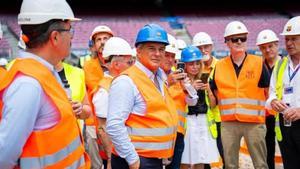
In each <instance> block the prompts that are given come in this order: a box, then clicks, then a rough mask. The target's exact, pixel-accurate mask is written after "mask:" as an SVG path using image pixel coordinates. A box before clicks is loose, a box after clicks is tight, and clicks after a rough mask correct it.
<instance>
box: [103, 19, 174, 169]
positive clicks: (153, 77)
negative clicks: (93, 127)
mask: <svg viewBox="0 0 300 169" xmlns="http://www.w3.org/2000/svg"><path fill="white" fill-rule="evenodd" d="M168 44H169V42H168V38H167V33H166V31H165V30H164V29H163V28H161V27H160V26H159V25H156V24H148V25H145V26H144V27H143V28H142V29H140V31H139V32H138V35H137V39H136V42H135V46H136V48H137V58H138V61H137V62H136V63H135V65H134V66H132V67H130V68H129V69H127V70H126V71H125V72H123V73H122V75H120V76H119V77H117V78H116V79H114V81H113V82H112V85H111V88H110V91H109V106H108V107H109V108H108V116H107V126H106V129H107V133H108V134H109V136H110V138H111V140H112V143H113V154H112V168H114V169H128V168H130V169H138V168H139V169H162V167H163V166H162V158H169V157H171V156H172V155H173V148H174V144H175V137H176V130H177V123H178V117H177V112H176V109H175V104H174V102H173V100H172V98H171V97H170V95H169V92H168V91H167V88H166V86H165V83H164V80H163V78H162V77H163V76H162V75H163V71H162V70H161V69H160V68H159V67H160V63H161V62H162V59H163V57H164V54H165V46H166V45H168Z"/></svg>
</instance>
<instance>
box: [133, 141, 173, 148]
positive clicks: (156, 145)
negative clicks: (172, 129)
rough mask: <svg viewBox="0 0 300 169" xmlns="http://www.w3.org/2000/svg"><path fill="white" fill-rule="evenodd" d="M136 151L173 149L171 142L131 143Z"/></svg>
mask: <svg viewBox="0 0 300 169" xmlns="http://www.w3.org/2000/svg"><path fill="white" fill-rule="evenodd" d="M132 144H133V145H134V147H135V148H136V149H148V150H166V149H172V148H173V141H168V142H161V143H155V142H132Z"/></svg>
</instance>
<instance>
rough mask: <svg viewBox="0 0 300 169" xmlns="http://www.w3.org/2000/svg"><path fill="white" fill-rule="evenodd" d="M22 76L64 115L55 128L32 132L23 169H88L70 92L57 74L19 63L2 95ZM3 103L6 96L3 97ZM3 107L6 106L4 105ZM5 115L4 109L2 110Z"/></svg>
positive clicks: (38, 65) (1, 87)
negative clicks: (64, 87)
mask: <svg viewBox="0 0 300 169" xmlns="http://www.w3.org/2000/svg"><path fill="white" fill-rule="evenodd" d="M18 73H23V74H25V75H26V76H30V77H33V78H35V79H36V80H37V81H38V82H39V83H40V84H41V86H42V88H43V90H44V91H45V93H46V94H47V95H48V96H49V98H50V99H51V100H52V101H53V103H54V105H55V106H56V107H57V109H58V110H59V112H60V117H61V119H60V121H59V122H58V124H56V125H55V126H53V127H51V128H49V129H44V130H39V131H32V133H31V134H30V136H29V138H28V139H27V141H26V143H25V145H24V147H23V152H22V154H21V156H20V162H19V165H20V166H19V167H20V168H22V169H32V168H43V169H56V168H81V169H88V168H89V167H90V162H89V159H88V156H87V154H86V153H85V151H84V146H83V139H82V137H81V135H80V130H79V127H78V125H77V122H76V117H75V116H74V114H73V110H72V107H71V104H70V102H69V101H68V98H67V95H66V92H65V91H64V89H63V88H62V87H61V86H60V84H59V83H58V82H57V80H56V79H55V77H54V76H53V74H52V73H51V72H50V71H49V69H47V68H46V67H45V66H43V65H42V64H41V63H39V62H38V61H36V60H34V59H17V60H16V61H15V63H14V65H13V66H12V67H11V69H10V71H9V72H8V73H7V76H6V77H5V79H4V80H3V81H1V84H0V93H3V91H4V90H5V89H6V88H8V86H9V85H10V84H11V83H12V82H13V81H14V78H15V77H16V75H17V74H18ZM1 102H2V103H3V101H2V96H1ZM2 105H3V104H2ZM0 110H1V112H2V107H1V108H0Z"/></svg>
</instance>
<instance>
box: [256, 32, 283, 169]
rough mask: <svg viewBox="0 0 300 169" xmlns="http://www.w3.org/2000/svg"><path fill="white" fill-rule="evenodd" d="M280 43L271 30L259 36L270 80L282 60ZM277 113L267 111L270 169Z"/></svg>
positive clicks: (259, 45) (272, 158)
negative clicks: (276, 64) (276, 65)
mask: <svg viewBox="0 0 300 169" xmlns="http://www.w3.org/2000/svg"><path fill="white" fill-rule="evenodd" d="M278 41H279V39H278V37H277V35H276V34H275V33H274V32H273V31H272V30H270V29H265V30H263V31H261V32H260V33H259V34H258V35H257V40H256V45H257V46H258V47H259V50H260V51H261V53H262V56H263V59H264V66H265V67H266V68H267V69H268V72H269V77H270V78H271V75H272V71H273V68H274V66H275V63H276V62H277V61H278V60H279V59H280V58H281V57H280V56H279V54H278ZM269 81H270V79H269ZM275 113H276V112H275V111H272V110H268V109H267V110H266V127H267V133H266V146H267V162H268V166H269V169H275V160H274V158H275V145H276V144H275V130H274V129H275V117H274V115H275Z"/></svg>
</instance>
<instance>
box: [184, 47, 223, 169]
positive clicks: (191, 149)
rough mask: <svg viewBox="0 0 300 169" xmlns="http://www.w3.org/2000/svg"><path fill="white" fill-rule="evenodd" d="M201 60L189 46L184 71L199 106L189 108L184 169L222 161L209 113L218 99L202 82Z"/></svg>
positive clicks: (206, 84) (215, 128) (212, 119)
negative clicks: (195, 93)
mask: <svg viewBox="0 0 300 169" xmlns="http://www.w3.org/2000/svg"><path fill="white" fill-rule="evenodd" d="M202 58H203V56H202V54H201V52H200V50H199V49H198V48H197V47H195V46H188V47H186V48H184V49H183V50H182V53H181V61H182V62H184V63H185V72H186V73H187V76H188V77H189V78H190V79H191V82H192V84H193V86H194V88H195V89H196V91H197V95H198V100H197V102H196V104H195V105H193V106H189V107H188V116H187V131H186V135H185V138H184V142H185V148H184V151H183V155H182V160H181V169H188V168H189V167H192V168H194V169H203V168H204V164H210V163H212V162H218V160H219V153H218V147H217V142H216V140H215V139H216V137H217V126H216V124H215V122H214V118H213V114H212V112H211V110H210V106H212V107H214V106H215V104H216V100H215V97H214V96H213V93H212V91H211V90H210V88H209V85H208V83H207V82H204V81H202V80H201V71H202V63H201V59H202ZM206 80H207V79H206ZM210 103H211V104H212V105H210Z"/></svg>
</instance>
